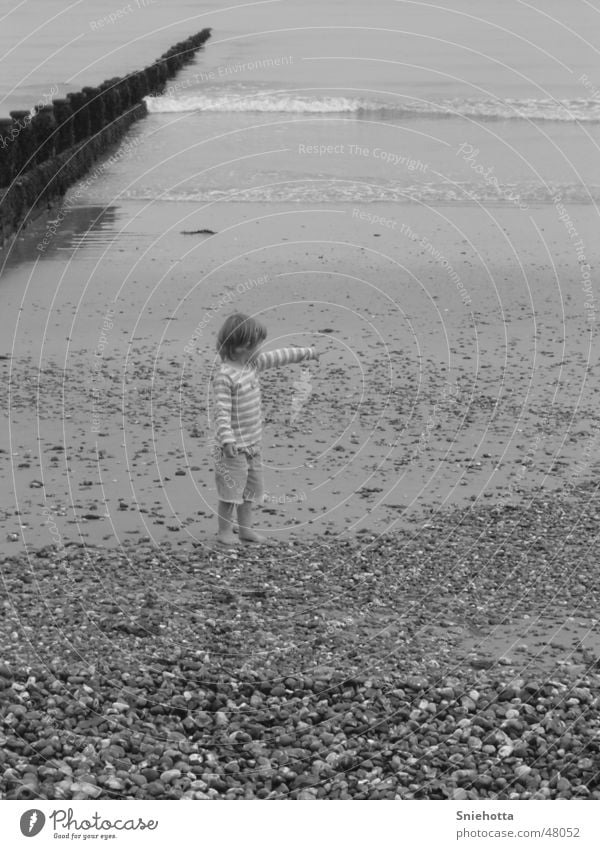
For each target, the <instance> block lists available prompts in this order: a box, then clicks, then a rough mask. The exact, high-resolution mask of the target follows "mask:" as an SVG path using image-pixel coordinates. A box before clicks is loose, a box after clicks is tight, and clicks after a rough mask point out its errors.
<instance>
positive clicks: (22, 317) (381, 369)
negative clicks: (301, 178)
mask: <svg viewBox="0 0 600 849" xmlns="http://www.w3.org/2000/svg"><path fill="white" fill-rule="evenodd" d="M569 212H570V214H571V216H572V217H573V219H574V220H575V221H576V226H577V231H578V234H579V235H580V237H581V238H582V239H583V240H584V243H585V249H586V255H587V257H588V261H589V262H591V263H592V264H594V261H597V257H596V256H595V254H597V245H596V243H595V233H594V224H593V218H592V213H591V208H590V207H577V208H570V209H569ZM47 227H48V224H47V222H44V221H38V222H37V223H36V225H35V226H34V227H33V228H32V229H31V230H30V231H27V232H26V233H25V234H24V236H23V237H22V238H21V239H20V240H19V241H18V242H17V243H16V244H15V245H14V247H13V248H11V249H10V250H7V249H5V251H4V252H3V255H2V257H3V259H4V257H6V256H7V254H8V263H7V266H6V267H5V269H4V272H3V278H2V287H3V304H4V309H3V313H2V317H1V319H0V320H1V322H2V325H1V326H2V331H3V332H2V338H3V340H4V344H3V349H2V351H0V354H3V355H5V356H6V357H7V359H3V360H1V361H0V365H1V367H2V369H3V373H4V376H5V380H4V381H3V393H4V399H3V400H4V404H5V410H8V419H7V423H8V425H9V426H8V427H7V428H5V429H4V430H3V434H2V446H1V447H2V455H1V456H2V459H3V462H2V478H3V480H2V483H3V487H2V489H3V492H4V493H5V495H4V498H3V504H2V509H3V516H4V519H5V528H6V535H5V536H4V537H3V539H2V540H1V543H2V550H3V551H5V552H6V553H11V554H12V553H18V552H19V551H21V550H23V548H24V547H32V548H36V547H38V546H42V545H48V544H50V543H53V542H54V543H55V544H67V543H68V542H72V541H86V542H89V543H93V544H99V545H104V546H116V545H119V544H120V542H122V541H123V540H124V539H129V540H131V539H135V538H136V537H137V536H139V537H140V538H141V537H151V538H152V539H153V540H155V541H156V542H157V543H158V544H160V542H161V540H164V539H168V540H169V541H170V543H171V544H176V545H181V546H191V543H192V541H194V540H196V541H197V542H198V543H200V544H204V545H207V546H210V545H211V544H212V537H213V534H214V526H215V524H216V521H215V516H214V511H215V508H216V493H215V487H214V482H213V476H212V471H211V467H210V459H209V454H208V447H207V442H208V430H207V418H206V401H207V378H208V374H209V369H210V366H211V364H212V361H213V358H214V356H215V354H214V339H215V336H216V332H217V330H218V327H219V326H220V324H221V323H222V321H223V319H224V318H225V316H226V315H227V314H228V313H229V312H232V311H233V310H241V311H245V312H251V313H253V314H255V315H258V316H259V317H260V318H261V320H263V321H264V322H265V323H266V325H267V327H268V330H269V338H268V340H267V344H266V347H267V348H268V347H279V346H283V345H289V344H298V345H304V344H316V345H317V346H318V347H319V348H320V350H321V351H322V352H323V356H322V358H321V362H320V365H319V366H316V365H315V364H314V363H310V364H309V369H308V370H307V371H304V372H303V371H302V370H301V368H300V367H299V366H294V367H289V368H286V369H282V370H279V371H278V372H277V373H276V372H271V373H267V374H265V376H264V378H263V381H262V383H263V396H264V412H265V424H266V426H265V433H264V455H265V461H266V490H267V493H268V500H267V502H266V503H265V505H264V508H263V509H262V511H261V512H260V516H259V517H258V520H257V524H258V525H259V526H260V527H262V528H263V529H266V530H267V531H268V532H269V533H271V534H273V535H274V536H275V537H276V538H277V539H279V540H289V539H290V538H294V537H295V538H307V537H309V538H312V539H314V540H315V541H318V540H321V539H323V538H324V537H326V536H327V537H331V536H338V535H347V534H353V533H375V534H379V533H384V532H390V531H392V532H393V531H394V529H397V528H399V527H404V528H408V527H410V528H414V529H415V530H418V529H419V528H420V527H421V525H422V524H423V522H427V521H431V520H432V517H435V515H436V513H437V512H438V511H440V510H441V511H446V510H447V509H449V508H454V507H468V506H470V505H474V504H475V505H477V504H479V503H481V502H482V501H483V503H485V504H487V505H489V504H495V503H498V504H500V503H507V504H512V505H515V506H518V505H519V504H524V503H527V501H528V499H529V498H530V497H531V496H532V495H533V494H535V493H539V492H540V491H543V490H546V489H551V490H554V489H557V490H563V491H564V490H565V488H566V494H567V496H568V493H569V490H570V487H571V485H572V484H574V483H576V482H578V481H580V480H585V479H586V478H590V477H593V475H594V471H595V470H597V468H598V445H599V435H600V432H599V429H598V416H597V393H598V376H597V374H595V373H594V371H593V369H592V366H593V363H594V359H593V357H592V354H591V351H592V336H591V331H592V330H593V329H594V323H593V322H592V321H591V320H590V319H591V314H590V310H589V309H587V308H586V307H585V302H586V295H585V293H584V291H583V290H582V280H581V273H580V269H579V266H578V262H577V255H576V251H575V249H574V246H573V241H572V239H571V238H570V237H569V234H568V232H567V231H566V229H565V226H564V222H561V221H560V220H559V218H558V215H557V211H556V210H555V209H554V208H552V207H545V208H538V209H534V210H530V211H529V212H521V211H519V210H517V209H512V208H509V209H507V208H495V209H482V210H477V209H475V208H465V207H438V208H436V209H427V208H424V207H420V206H417V205H402V206H399V205H395V206H391V205H387V206H382V205H375V204H373V205H368V206H367V205H364V206H362V207H361V208H360V209H356V210H355V209H354V208H353V207H352V206H351V205H348V204H345V205H343V206H342V205H340V206H338V207H329V206H328V207H325V206H317V207H315V208H314V209H306V208H298V207H296V206H293V205H287V206H282V207H278V206H276V205H273V204H269V205H268V206H260V205H256V204H219V205H214V206H210V207H206V208H198V206H197V205H195V204H176V203H173V204H167V203H162V204H161V203H154V204H153V205H148V206H145V205H143V204H138V205H135V204H131V203H128V204H126V205H124V206H122V207H110V208H108V209H107V210H104V211H103V210H101V209H99V208H87V207H86V208H80V209H76V210H73V211H72V212H70V213H69V214H68V215H67V216H66V217H65V218H64V220H63V221H62V222H61V224H60V226H59V227H58V228H57V233H56V235H55V236H53V237H52V238H51V239H50V240H49V246H48V248H47V249H46V250H45V251H44V253H43V254H40V252H39V251H37V250H36V244H39V243H40V237H41V236H42V235H43V234H45V233H47V232H48V230H47V229H46V228H47ZM205 228H209V229H211V230H214V231H216V235H214V236H207V235H201V234H197V235H182V233H181V231H183V230H187V231H195V230H200V229H205ZM17 260H18V262H17ZM448 264H449V266H451V267H452V268H451V269H450V268H449V267H448ZM457 281H459V283H460V285H459V283H458V282H457ZM294 399H295V400H294ZM294 411H295V413H296V415H295V418H293V421H291V420H290V419H291V418H292V413H293V412H294Z"/></svg>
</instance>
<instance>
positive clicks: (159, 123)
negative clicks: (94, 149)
mask: <svg viewBox="0 0 600 849" xmlns="http://www.w3.org/2000/svg"><path fill="white" fill-rule="evenodd" d="M34 12H35V20H34V18H33V17H32V13H34ZM0 13H1V14H2V16H3V18H2V29H1V31H0V47H1V50H2V55H3V59H2V70H3V75H2V78H1V82H0V97H1V99H2V107H1V108H2V110H3V111H4V112H7V111H8V109H12V108H16V107H17V106H19V107H25V106H28V105H30V104H31V105H33V103H34V102H36V101H37V100H38V99H40V98H41V97H42V96H43V95H44V93H45V91H46V90H47V89H48V88H49V87H50V86H54V87H55V88H56V89H57V90H59V91H60V93H64V92H65V91H68V90H72V89H74V88H78V87H80V86H82V85H88V84H94V83H99V82H101V81H102V80H103V79H105V78H106V77H109V76H112V75H114V74H123V73H126V72H127V71H131V70H134V69H136V68H138V67H143V66H144V65H147V64H149V63H150V62H151V61H152V60H153V59H154V58H155V57H156V56H158V55H159V54H160V53H161V52H163V50H166V49H167V48H168V47H169V46H171V44H173V43H175V42H176V41H178V40H180V39H181V38H183V37H185V36H186V35H187V34H190V33H192V32H195V31H197V30H199V29H202V28H203V27H206V26H210V27H212V30H213V35H212V38H211V40H210V41H209V42H208V43H207V45H206V48H205V49H204V50H203V51H201V52H200V53H199V54H198V57H197V59H196V61H195V63H193V64H192V65H189V66H187V67H186V68H185V69H184V70H183V71H181V72H180V73H179V74H178V75H177V77H176V78H174V79H173V80H171V81H170V82H169V84H168V87H167V90H166V91H165V92H163V93H162V94H160V95H158V94H157V95H156V96H153V97H150V98H148V100H147V104H148V109H149V113H150V114H149V116H148V118H147V119H146V120H145V121H143V122H141V123H140V124H138V125H136V126H135V127H134V128H133V129H132V130H131V133H130V146H129V148H127V149H125V151H126V152H125V153H123V155H120V156H116V157H113V161H112V162H111V163H109V165H110V167H108V168H106V169H105V170H104V172H103V174H102V179H97V180H94V181H93V182H92V185H91V186H90V187H89V189H85V190H84V191H80V192H79V193H78V195H77V203H80V204H82V205H85V204H111V203H115V202H119V203H126V202H127V201H128V200H136V201H139V200H143V201H154V200H160V201H165V202H169V201H189V202H190V203H205V202H229V201H237V202H253V201H262V202H270V201H273V202H278V203H287V202H290V203H305V204H306V203H310V204H315V203H328V202H331V203H354V204H356V203H361V204H362V203H372V202H394V203H396V202H398V203H419V204H427V205H432V204H433V205H435V204H455V203H459V204H483V205H496V204H500V205H509V206H515V208H519V209H521V210H524V209H527V208H530V207H532V206H535V205H539V204H551V203H554V204H556V203H558V202H571V203H581V204H592V203H595V202H596V201H597V200H598V199H599V195H600V156H599V155H598V141H599V137H600V74H599V73H598V72H597V51H596V49H595V47H594V45H595V44H597V42H598V36H599V35H600V10H598V9H596V8H595V7H594V6H592V5H591V4H583V3H577V4H565V3H564V2H562V0H544V2H541V0H539V1H538V3H537V5H536V4H534V3H530V4H526V5H525V4H522V3H517V2H512V0H509V2H506V3H498V2H497V0H479V1H478V2H475V0H453V2H452V3H445V4H444V3H436V4H431V3H424V2H389V0H377V2H374V3H370V4H367V3H365V2H358V0H327V2H322V0H306V2H303V3H301V4H300V3H297V2H295V0H277V2H274V1H273V2H271V0H267V1H266V2H258V3H251V4H247V5H241V6H238V5H235V4H230V3H227V2H224V0H219V2H212V3H210V2H195V0H194V2H192V0H175V2H168V3H167V2H166V0H164V2H163V0H132V2H131V3H122V2H120V0H115V2H112V0H104V1H103V2H101V0H89V2H84V3H83V2H82V3H75V4H72V3H67V2H64V0H43V2H42V0H28V2H26V3H25V4H20V5H18V4H17V5H15V4H12V3H11V4H9V3H7V2H1V3H0ZM38 18H39V20H38Z"/></svg>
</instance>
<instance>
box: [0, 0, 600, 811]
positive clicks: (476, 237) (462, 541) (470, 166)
mask: <svg viewBox="0 0 600 849" xmlns="http://www.w3.org/2000/svg"><path fill="white" fill-rule="evenodd" d="M52 3H53V8H52V10H51V11H52V14H53V15H54V14H55V16H56V17H55V18H54V17H52V20H50V19H48V21H47V22H46V28H45V30H44V32H45V37H46V40H47V44H46V46H45V47H44V50H43V51H42V52H43V57H44V61H43V62H42V61H41V58H42V53H40V51H41V50H42V48H40V47H38V46H37V43H36V42H35V41H33V42H31V43H30V42H29V41H27V40H25V42H24V45H25V46H24V47H23V49H21V50H18V51H15V54H16V55H15V56H14V58H13V60H12V61H11V62H10V63H9V64H7V73H6V74H5V76H4V78H3V82H2V83H1V84H0V99H1V102H2V106H3V109H4V111H5V112H6V111H7V110H8V109H9V108H10V109H14V108H17V106H21V107H23V108H24V107H25V106H26V105H28V104H29V103H31V104H33V103H34V102H36V100H40V99H41V98H42V97H43V96H44V93H45V92H46V91H49V90H50V86H54V87H55V90H56V92H58V93H59V94H60V95H61V96H63V95H64V94H65V93H66V92H67V91H68V90H70V89H71V88H75V87H80V86H82V85H96V84H98V83H99V82H100V81H101V80H102V79H103V77H104V76H108V75H109V74H110V73H118V74H126V73H128V72H131V71H132V70H133V66H139V67H143V66H144V65H146V64H147V63H149V62H151V61H152V60H153V57H155V56H156V55H158V54H159V53H160V50H162V49H166V48H167V47H168V46H169V45H170V44H174V43H175V42H176V41H177V39H180V38H184V37H186V36H187V35H189V34H190V33H191V32H196V31H199V30H200V29H201V28H203V27H211V28H212V35H211V38H210V40H209V41H208V42H207V43H206V46H205V47H204V48H203V49H202V50H201V51H199V52H198V54H197V55H196V57H195V60H194V62H193V63H191V64H189V65H188V66H187V67H185V68H182V69H181V70H180V71H179V72H178V73H177V74H176V76H175V77H174V78H173V79H170V80H169V83H168V86H167V88H166V89H165V90H164V91H161V92H155V93H153V94H151V95H150V96H148V97H146V98H145V109H146V110H147V114H146V115H145V117H143V118H141V120H139V121H137V122H136V123H135V124H132V125H131V127H130V128H129V129H128V130H127V132H126V134H125V135H124V137H123V139H122V140H121V142H120V143H119V144H118V145H115V146H114V147H113V148H112V149H110V150H108V151H107V152H106V154H105V155H104V156H103V157H101V158H100V159H99V160H97V162H95V163H94V166H93V167H92V169H91V170H90V173H89V174H88V175H87V176H86V177H85V178H83V179H81V180H79V181H78V182H77V183H74V184H73V185H72V186H71V187H70V188H69V190H68V191H67V193H66V194H65V196H64V197H62V198H57V199H56V201H55V202H54V203H53V204H51V205H50V208H48V209H47V210H46V211H45V212H43V213H42V214H40V215H39V216H38V217H37V218H36V220H35V221H33V222H29V223H28V226H27V227H26V228H23V229H20V230H19V231H18V232H17V233H15V235H14V238H13V239H11V240H8V241H7V242H6V244H5V245H4V246H3V247H2V248H1V249H0V268H1V283H0V287H1V288H0V299H1V300H0V302H1V304H2V309H1V310H0V332H1V338H2V347H1V348H0V369H1V370H2V376H3V379H2V382H1V387H2V401H3V409H4V410H5V419H4V424H5V426H4V428H3V429H2V432H1V436H0V460H1V462H2V465H1V467H0V469H1V471H0V475H1V480H2V501H1V503H0V509H1V510H2V517H3V520H4V521H3V533H2V535H1V536H0V567H1V573H2V578H3V588H2V601H3V605H4V610H5V612H6V613H5V616H4V617H3V620H2V623H1V625H0V637H1V642H2V645H3V647H4V648H3V654H2V657H1V658H0V712H1V715H2V719H3V723H4V725H3V728H2V729H1V730H0V766H1V767H2V770H3V778H2V779H1V780H0V798H5V799H13V800H14V799H29V800H34V799H40V800H47V799H61V800H66V799H68V800H75V801H77V800H95V799H101V800H110V799H127V800H134V799H138V800H144V799H199V800H200V799H306V800H309V799H347V800H350V799H397V800H400V799H405V800H406V799H430V800H433V799H436V800H437V799H449V800H453V801H464V800H467V801H477V800H492V801H498V800H509V801H510V800H529V799H530V800H548V799H552V800H554V799H598V798H600V786H599V785H598V777H597V739H596V738H597V731H598V699H599V697H600V689H599V681H598V664H599V663H600V636H599V633H598V619H597V610H598V599H597V591H596V563H595V554H594V552H595V549H596V542H597V529H598V507H597V504H598V500H597V484H596V478H597V475H598V470H599V468H600V454H599V447H600V419H599V416H598V393H599V391H600V384H599V377H598V374H597V370H596V368H595V365H596V362H597V354H596V349H597V340H596V336H597V320H598V291H597V281H596V279H595V270H596V269H597V267H598V263H599V261H600V256H599V248H598V239H597V217H598V213H597V201H598V199H599V198H600V169H599V164H598V163H599V161H600V160H598V156H597V146H598V140H599V130H598V127H599V126H600V100H599V98H598V90H599V89H598V88H597V86H596V82H595V77H594V69H595V64H594V63H595V60H596V56H595V49H594V47H593V43H592V42H591V41H587V40H586V39H584V38H583V34H584V33H587V34H589V35H590V38H591V37H592V34H593V33H594V32H595V30H594V26H596V24H595V15H594V14H593V12H594V10H593V9H591V8H590V7H588V5H587V4H586V6H585V8H578V10H577V12H573V13H572V16H573V17H570V18H569V20H568V21H567V20H566V19H565V17H564V12H563V11H562V8H561V5H560V4H559V3H556V2H554V0H552V2H550V4H549V8H548V10H547V13H546V14H544V15H542V13H541V12H540V11H539V10H537V9H536V8H534V7H529V6H528V7H527V8H525V7H523V6H522V5H521V4H519V5H518V6H513V5H507V7H506V9H505V11H504V13H503V14H501V13H500V11H499V8H498V7H497V6H496V4H493V3H488V2H486V3H483V4H482V5H481V9H480V10H479V11H478V15H480V17H477V16H475V15H473V14H472V11H473V10H472V7H471V5H470V4H469V3H468V2H466V0H465V2H461V3H458V4H454V5H455V6H456V8H452V9H448V8H444V7H436V9H437V12H436V15H435V16H432V14H431V9H429V8H428V7H427V4H421V3H410V4H402V13H403V14H402V18H401V20H399V14H398V9H399V4H396V3H387V2H383V3H382V4H381V7H380V8H379V9H378V10H377V14H373V11H372V10H371V9H368V8H366V7H364V5H361V4H359V3H357V2H350V3H347V4H344V5H343V6H342V5H341V4H340V3H338V2H337V0H331V2H328V3H326V4H324V5H321V6H319V7H318V8H317V6H316V4H313V3H310V4H309V5H308V7H307V8H308V11H307V8H304V7H303V8H302V9H300V7H298V8H296V7H295V6H294V5H293V4H291V3H287V2H284V3H277V4H273V3H263V4H258V5H256V6H255V7H252V8H246V7H244V8H243V9H238V8H237V7H236V8H235V9H229V8H228V7H225V6H223V7H222V8H216V9H211V8H208V7H205V6H203V5H202V4H196V3H190V2H187V0H178V2H177V3H175V4H174V5H173V6H170V7H169V8H167V7H166V6H164V5H162V4H160V3H158V2H156V3H150V2H148V3H141V2H140V3H136V4H135V5H134V4H128V5H125V4H124V5H123V6H122V7H120V8H117V7H115V8H113V9H108V8H105V5H104V4H102V3H100V2H95V0H94V2H91V3H90V4H88V5H87V7H86V8H85V9H84V8H82V7H79V6H78V7H77V9H76V10H75V11H74V13H73V18H72V20H71V21H70V25H69V27H67V29H66V31H65V32H66V34H65V35H64V37H63V35H61V29H60V28H61V26H63V25H64V9H62V11H61V7H62V6H63V5H65V4H63V3H62V0H52ZM54 6H56V8H54ZM309 12H310V14H311V15H313V16H314V20H309V21H308V22H307V15H308V13H309ZM25 13H26V10H25V9H21V10H20V9H19V8H15V9H14V10H13V11H12V12H11V15H12V16H13V17H12V19H11V20H12V24H13V29H12V33H13V39H14V38H16V37H17V36H18V35H19V34H21V35H24V33H25V32H27V31H29V30H30V29H31V27H29V30H28V23H27V19H26V17H25ZM48 14H50V13H48ZM541 18H543V23H544V26H540V20H541ZM6 38H7V37H6V36H0V43H4V42H2V39H5V40H6ZM48 45H49V46H48ZM60 45H63V47H64V49H58V48H59V46H60ZM69 45H70V47H69ZM4 46H5V52H6V51H8V50H10V48H11V46H12V41H11V40H10V39H8V40H7V41H6V44H5V45H4ZM38 53H40V55H39V57H38ZM8 55H9V54H8V52H7V56H8ZM36 57H38V58H37V59H36ZM84 57H85V58H84ZM232 312H242V313H247V314H250V315H252V316H254V317H255V318H257V319H258V320H259V321H261V322H262V323H263V324H264V325H265V326H266V328H267V330H268V337H267V340H266V342H265V346H264V349H265V350H271V349H276V348H282V347H289V346H292V345H299V346H315V347H316V349H317V350H318V351H319V353H320V359H319V362H318V363H317V362H316V361H313V360H311V361H307V362H306V363H303V364H297V365H294V366H289V367H286V368H281V369H273V370H270V371H267V372H265V373H264V374H262V375H261V386H262V402H263V414H264V437H263V456H264V467H265V493H266V496H265V499H264V503H263V504H262V505H261V506H260V507H259V508H257V510H256V528H257V530H259V531H261V532H263V533H264V534H265V535H267V536H268V537H269V538H270V540H271V542H272V543H273V545H271V546H268V547H266V546H255V547H253V546H242V545H239V546H236V547H235V548H234V549H232V550H231V551H222V550H218V549H216V548H215V544H214V543H215V534H216V526H217V523H216V509H217V493H216V486H215V481H214V472H213V468H212V464H211V458H210V451H209V449H210V437H211V419H210V412H211V411H210V391H209V389H210V375H211V373H212V370H213V368H214V367H215V365H216V364H217V363H218V355H217V351H216V338H217V333H218V330H219V328H220V327H221V325H222V324H223V321H224V320H225V318H226V317H227V316H228V315H229V314H231V313H232Z"/></svg>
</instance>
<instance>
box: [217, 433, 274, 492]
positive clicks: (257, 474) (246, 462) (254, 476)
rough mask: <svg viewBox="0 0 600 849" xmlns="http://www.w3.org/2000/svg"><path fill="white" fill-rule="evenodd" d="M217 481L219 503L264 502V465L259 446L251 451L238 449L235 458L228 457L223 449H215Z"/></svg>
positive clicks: (253, 447)
mask: <svg viewBox="0 0 600 849" xmlns="http://www.w3.org/2000/svg"><path fill="white" fill-rule="evenodd" d="M213 458H214V463H215V481H216V483H217V494H218V496H219V501H227V502H229V503H230V504H231V503H233V504H241V503H242V502H243V501H258V502H259V503H261V502H262V500H263V493H264V485H263V465H262V457H261V452H260V447H259V446H252V449H251V451H248V452H245V451H243V450H240V449H238V453H237V455H236V456H235V457H226V456H225V454H224V452H223V448H221V447H219V446H216V447H215V448H214V449H213Z"/></svg>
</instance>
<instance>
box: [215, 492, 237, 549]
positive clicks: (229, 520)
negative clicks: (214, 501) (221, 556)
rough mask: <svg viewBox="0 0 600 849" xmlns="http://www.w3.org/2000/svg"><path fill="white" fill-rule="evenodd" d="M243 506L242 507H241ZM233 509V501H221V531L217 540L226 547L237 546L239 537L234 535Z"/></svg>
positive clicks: (219, 512) (219, 509)
mask: <svg viewBox="0 0 600 849" xmlns="http://www.w3.org/2000/svg"><path fill="white" fill-rule="evenodd" d="M240 506H241V505H240ZM233 508H234V504H233V502H231V501H219V508H218V516H219V531H218V533H217V540H218V541H219V542H220V543H223V544H225V545H237V537H235V536H234V533H233V530H232V528H233Z"/></svg>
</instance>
